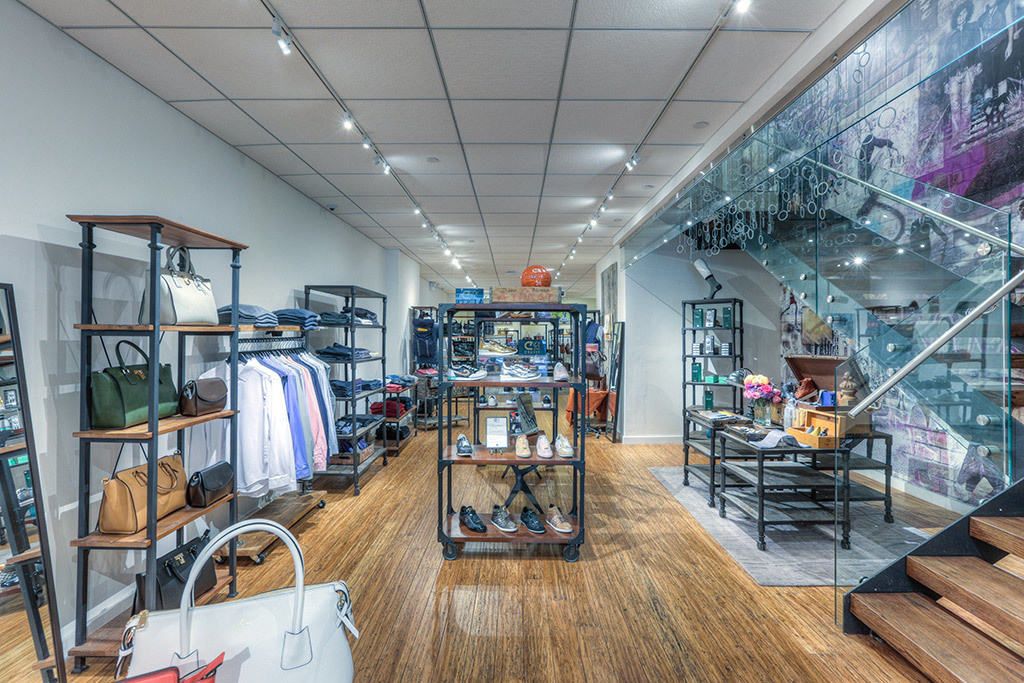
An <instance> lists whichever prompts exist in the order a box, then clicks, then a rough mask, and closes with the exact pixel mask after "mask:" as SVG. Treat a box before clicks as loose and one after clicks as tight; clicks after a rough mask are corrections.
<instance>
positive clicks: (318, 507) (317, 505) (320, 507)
mask: <svg viewBox="0 0 1024 683" xmlns="http://www.w3.org/2000/svg"><path fill="white" fill-rule="evenodd" d="M325 505H327V501H326V500H321V501H320V502H319V503H317V504H316V507H317V509H319V510H323V509H324V506H325Z"/></svg>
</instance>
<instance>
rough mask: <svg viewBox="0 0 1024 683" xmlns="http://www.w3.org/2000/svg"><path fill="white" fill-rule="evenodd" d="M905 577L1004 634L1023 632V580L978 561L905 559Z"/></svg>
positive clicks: (966, 559)
mask: <svg viewBox="0 0 1024 683" xmlns="http://www.w3.org/2000/svg"><path fill="white" fill-rule="evenodd" d="M907 574H908V575H909V576H910V577H911V578H913V579H916V580H918V581H920V582H921V583H923V584H924V585H926V586H928V587H929V588H931V589H932V590H933V591H935V592H936V593H938V594H939V595H941V596H943V597H944V598H948V599H949V600H952V601H953V602H955V603H956V604H958V605H960V606H961V607H964V608H966V609H967V610H969V611H971V612H972V613H973V614H975V615H977V616H978V617H980V618H981V619H984V620H985V622H987V623H989V624H991V625H992V626H994V627H996V628H997V629H999V630H1000V631H1003V632H1004V633H1022V632H1024V579H1021V578H1019V577H1016V576H1014V575H1013V574H1011V573H1009V572H1006V571H1003V570H1002V569H1000V568H999V567H996V566H993V565H991V564H989V563H988V562H986V561H985V560H983V559H981V558H980V557H970V556H968V557H963V556H954V557H914V556H911V557H908V558H907Z"/></svg>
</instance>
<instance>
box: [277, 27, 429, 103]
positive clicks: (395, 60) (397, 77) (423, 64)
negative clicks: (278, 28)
mask: <svg viewBox="0 0 1024 683" xmlns="http://www.w3.org/2000/svg"><path fill="white" fill-rule="evenodd" d="M295 36H296V37H297V38H298V39H299V42H300V43H302V46H303V47H304V48H306V51H307V52H308V53H309V54H310V56H311V57H312V58H313V61H314V62H315V63H316V65H317V66H318V67H320V70H321V71H322V72H323V74H324V76H325V77H326V78H327V80H328V81H329V82H330V84H331V85H332V86H333V87H334V90H335V92H337V93H339V94H340V95H341V96H342V97H343V98H345V99H346V100H351V99H361V98H366V99H371V98H388V97H411V98H431V97H444V86H442V85H441V76H440V74H439V73H438V70H437V60H436V59H435V58H434V49H433V47H431V45H430V36H429V34H428V33H427V30H426V29H347V30H346V29H329V30H312V29H311V30H300V31H296V32H295Z"/></svg>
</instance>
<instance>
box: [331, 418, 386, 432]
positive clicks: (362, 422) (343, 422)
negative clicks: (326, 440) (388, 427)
mask: <svg viewBox="0 0 1024 683" xmlns="http://www.w3.org/2000/svg"><path fill="white" fill-rule="evenodd" d="M353 420H354V421H355V423H356V431H357V432H358V431H359V430H360V429H362V428H364V427H368V426H370V425H372V424H376V423H378V422H380V415H346V416H345V417H343V418H341V419H340V420H338V422H337V427H338V434H340V435H342V436H348V435H349V434H351V433H352V421H353Z"/></svg>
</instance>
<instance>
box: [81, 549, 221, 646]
mask: <svg viewBox="0 0 1024 683" xmlns="http://www.w3.org/2000/svg"><path fill="white" fill-rule="evenodd" d="M216 572H217V583H216V584H214V586H213V588H211V589H210V590H208V591H207V592H205V593H203V594H202V595H200V596H199V597H197V598H196V605H197V606H199V605H207V604H209V603H210V602H212V601H213V599H214V598H215V597H216V596H217V594H218V593H219V592H220V591H222V590H224V588H226V587H227V586H228V584H229V583H231V574H230V573H228V570H227V569H217V570H216ZM175 609H176V608H175ZM131 616H132V611H131V610H130V609H129V610H125V611H124V612H121V613H120V614H118V615H117V616H116V617H114V618H113V619H111V620H110V621H108V622H107V623H106V624H104V625H103V626H101V627H99V628H98V629H96V630H95V631H93V632H92V633H90V634H89V636H88V637H87V638H86V640H85V643H83V644H82V645H76V646H75V647H72V648H71V649H69V650H68V656H69V657H100V658H111V659H112V658H115V657H117V652H118V650H119V649H120V647H121V636H122V635H123V634H124V626H125V624H126V623H128V619H130V618H131Z"/></svg>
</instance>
